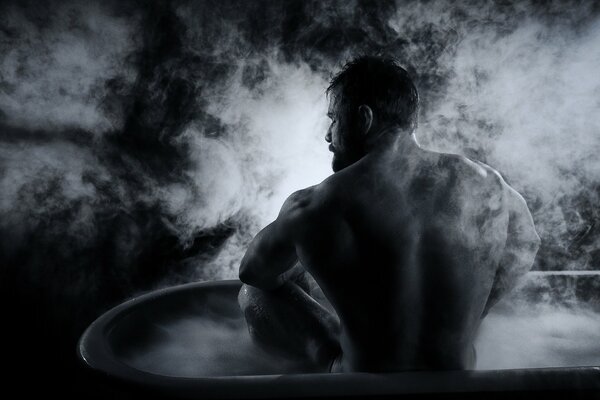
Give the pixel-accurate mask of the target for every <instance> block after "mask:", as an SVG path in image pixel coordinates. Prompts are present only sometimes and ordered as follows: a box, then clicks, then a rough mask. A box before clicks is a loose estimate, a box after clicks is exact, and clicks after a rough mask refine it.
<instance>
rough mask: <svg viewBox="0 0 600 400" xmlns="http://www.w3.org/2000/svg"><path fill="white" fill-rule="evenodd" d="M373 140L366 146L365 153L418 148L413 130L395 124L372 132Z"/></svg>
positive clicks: (394, 151) (398, 152)
mask: <svg viewBox="0 0 600 400" xmlns="http://www.w3.org/2000/svg"><path fill="white" fill-rule="evenodd" d="M372 137H373V142H372V143H371V144H370V145H369V146H368V147H367V151H366V154H375V153H382V152H392V153H395V154H400V153H408V152H410V151H413V150H416V149H419V148H420V147H419V144H418V143H417V141H416V138H415V134H414V132H410V131H408V130H406V129H401V128H399V127H397V126H391V127H386V128H383V129H381V130H380V131H378V132H377V133H374V134H373V136H372Z"/></svg>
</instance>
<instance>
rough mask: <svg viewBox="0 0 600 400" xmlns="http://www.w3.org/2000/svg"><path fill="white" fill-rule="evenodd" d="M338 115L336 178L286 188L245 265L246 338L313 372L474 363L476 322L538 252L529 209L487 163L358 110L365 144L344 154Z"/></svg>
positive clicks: (331, 136)
mask: <svg viewBox="0 0 600 400" xmlns="http://www.w3.org/2000/svg"><path fill="white" fill-rule="evenodd" d="M337 107H338V105H337V103H336V99H335V96H333V98H332V99H331V103H330V116H331V117H332V119H333V122H332V127H331V128H330V130H329V132H328V135H327V138H326V139H327V141H328V142H330V143H331V146H330V149H331V150H332V151H333V152H334V170H337V172H336V173H335V174H333V175H332V176H330V177H329V178H327V179H326V180H325V181H323V182H322V183H320V184H319V185H316V186H313V187H310V188H307V189H304V190H300V191H298V192H296V193H294V194H292V195H291V196H290V197H289V198H288V199H287V200H286V201H285V203H284V205H283V207H282V209H281V212H280V213H279V216H278V217H277V219H276V220H275V221H274V222H273V223H271V224H270V225H268V226H267V227H266V228H264V229H263V230H262V231H261V232H260V233H259V234H258V235H257V236H256V237H255V238H254V240H253V241H252V243H251V245H250V247H249V249H248V251H247V253H246V255H245V257H244V259H243V261H242V265H241V267H240V279H241V280H242V281H243V282H244V283H245V285H243V287H242V289H241V291H240V295H239V298H238V299H239V302H240V306H241V308H242V310H243V311H244V313H245V316H246V320H247V322H248V325H249V330H250V333H251V335H252V337H253V338H254V339H255V341H256V342H257V343H259V344H261V345H262V346H265V347H266V348H269V349H272V350H274V351H281V352H284V353H286V354H289V355H290V356H296V357H306V358H308V359H310V360H312V361H313V363H314V364H315V366H316V370H318V371H331V372H354V371H366V372H392V371H402V370H425V369H470V368H473V367H474V365H475V354H474V351H473V341H474V339H475V335H476V333H477V330H478V328H479V325H480V322H481V320H482V318H483V317H484V316H485V315H486V314H487V312H488V310H489V309H490V307H492V306H493V305H494V304H495V303H496V302H497V301H498V300H499V299H500V298H501V297H502V296H503V295H504V294H505V293H506V292H507V291H509V290H510V289H511V288H512V287H514V285H515V283H516V281H517V280H518V278H519V277H520V276H522V275H523V274H524V273H525V272H526V271H528V270H529V269H530V268H531V265H532V263H533V259H534V257H535V254H536V252H537V249H538V247H539V237H538V235H537V233H536V231H535V228H534V225H533V221H532V218H531V215H530V213H529V210H528V208H527V205H526V203H525V201H524V200H523V198H522V197H521V196H520V195H519V194H518V193H517V192H516V191H515V190H513V189H512V188H511V187H510V186H508V185H507V184H506V182H505V181H504V180H503V179H502V177H501V176H500V175H499V174H498V173H497V172H496V171H495V170H493V169H492V168H491V167H489V166H487V165H485V164H483V163H480V162H474V161H471V160H469V159H467V158H465V157H462V156H458V155H453V154H442V153H435V152H430V151H426V150H424V149H422V148H420V147H419V145H418V144H417V142H416V141H415V139H414V135H413V134H411V133H410V132H408V133H407V132H394V130H393V128H392V129H383V128H381V127H378V126H377V121H376V117H374V116H373V115H372V112H371V111H370V110H369V109H368V107H367V109H364V108H363V109H360V110H359V113H360V121H361V122H360V123H359V125H360V126H359V127H358V128H357V131H358V132H361V133H362V134H365V135H369V137H370V138H372V140H370V142H369V140H367V141H366V143H367V144H366V145H365V148H364V151H363V152H362V153H361V152H354V153H353V150H352V149H351V144H348V143H347V142H348V141H349V140H350V138H349V137H347V136H346V135H347V133H346V131H347V126H346V127H344V126H343V125H344V124H342V123H341V122H339V121H337V120H336V119H337V118H338V116H339V112H338V111H339V110H337ZM361 107H362V106H361ZM336 124H338V126H337V127H336ZM336 157H337V160H336ZM336 162H337V164H336ZM313 278H314V280H313Z"/></svg>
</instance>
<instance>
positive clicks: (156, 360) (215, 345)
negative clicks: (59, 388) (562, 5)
mask: <svg viewBox="0 0 600 400" xmlns="http://www.w3.org/2000/svg"><path fill="white" fill-rule="evenodd" d="M586 279H587V281H586ZM569 280H575V281H577V280H579V283H580V284H581V285H583V286H585V287H587V286H586V285H592V286H593V285H595V284H597V283H598V281H599V279H598V276H596V275H594V274H592V275H591V277H589V276H587V275H586V276H584V278H581V277H579V278H573V277H572V276H566V275H561V273H557V274H552V273H530V274H529V275H528V277H527V279H525V280H524V282H523V283H522V284H521V285H520V287H519V290H517V291H515V294H514V295H513V296H512V297H511V300H510V301H507V302H504V303H503V304H500V305H499V306H498V307H497V310H496V307H495V309H494V311H493V312H491V313H490V315H489V316H488V317H490V316H491V317H493V316H494V315H497V316H498V318H499V317H500V316H501V315H502V313H510V312H511V311H510V310H511V307H516V306H515V304H519V302H524V301H527V302H531V301H536V299H537V301H539V300H540V299H543V298H544V296H545V295H546V294H547V292H551V293H556V290H552V288H553V286H552V285H554V286H556V285H558V286H560V287H563V286H565V285H564V284H563V283H564V282H568V281H569ZM584 281H586V282H584ZM557 282H558V283H557ZM561 282H563V283H561ZM240 285H241V282H240V281H238V280H225V281H213V282H202V283H191V284H186V285H181V286H176V287H171V288H166V289H161V290H157V291H153V292H150V293H147V294H144V295H141V296H139V297H135V298H133V299H131V300H129V301H127V302H125V303H123V304H121V305H119V306H117V307H115V308H113V309H112V310H110V311H108V312H106V313H105V314H104V315H102V316H101V317H99V318H98V319H97V320H96V321H95V322H94V323H92V324H91V325H90V326H89V328H88V329H87V330H86V331H85V333H84V334H83V335H82V337H81V339H80V341H79V343H78V355H79V358H80V360H81V361H82V363H83V364H84V365H85V367H86V368H87V369H88V370H90V371H92V373H93V374H94V375H95V376H97V377H98V379H102V380H104V381H108V382H112V383H114V384H115V385H117V386H118V387H121V388H126V390H127V391H129V392H130V393H131V392H132V391H133V392H134V393H146V394H152V395H153V396H156V395H158V396H165V397H179V398H215V399H217V398H218V399H227V398H247V399H251V398H327V397H338V396H362V397H369V398H379V397H386V398H388V397H390V396H391V397H394V398H396V397H398V398H402V397H403V396H411V395H420V394H427V395H435V396H436V397H441V398H443V397H446V396H451V395H458V394H462V395H468V394H469V393H470V394H481V393H488V394H494V395H495V397H502V396H503V395H506V397H507V398H511V397H512V396H514V395H515V394H517V393H524V394H526V395H529V394H534V393H537V394H540V393H544V392H555V391H569V392H570V391H577V393H579V394H580V395H581V394H591V395H594V396H596V395H600V367H599V366H598V365H600V363H598V364H594V359H592V360H591V361H590V360H588V364H589V365H585V366H580V365H568V366H564V365H563V366H558V367H545V368H539V367H538V368H529V367H528V368H510V365H507V366H505V367H503V368H497V369H478V370H472V371H427V372H424V371H410V372H400V373H391V374H371V373H334V374H323V373H315V372H314V371H311V369H310V367H309V366H308V365H305V364H303V363H301V362H291V361H290V360H284V359H280V358H277V357H276V356H273V355H269V354H266V353H264V352H263V351H262V350H260V349H258V348H256V347H255V346H253V344H252V342H251V340H250V338H249V335H248V333H247V327H246V325H245V321H244V318H243V316H242V314H241V312H240V310H239V307H238V305H237V293H238V290H239V288H240ZM566 287H567V288H570V289H569V290H570V291H567V292H568V293H567V295H565V296H564V299H563V300H564V301H567V302H568V301H575V302H577V301H584V300H585V299H583V300H581V299H579V300H578V298H577V296H578V294H577V288H578V284H577V283H575V284H570V286H569V284H567V285H566ZM571 292H573V293H574V294H572V293H571ZM584 292H586V291H585V290H584ZM586 293H587V292H586ZM561 296H562V295H559V296H558V297H559V299H558V300H557V301H561V300H560V297H561ZM573 296H575V297H574V298H573ZM555 300H556V299H555ZM588 300H589V299H587V300H585V301H588ZM590 304H591V310H592V311H590V312H594V311H593V309H594V306H596V305H597V303H595V302H594V301H592V302H591V303H590ZM596 311H597V310H596ZM494 313H496V314H494ZM598 315H600V314H598ZM491 320H493V318H492V319H491ZM525 320H527V319H525ZM492 331H495V330H494V329H492ZM490 347H494V346H490ZM598 349H600V342H599V343H598ZM594 351H595V350H594ZM594 354H595V353H594ZM599 354H600V353H599ZM599 359H600V358H599ZM490 360H492V361H493V358H492V359H490Z"/></svg>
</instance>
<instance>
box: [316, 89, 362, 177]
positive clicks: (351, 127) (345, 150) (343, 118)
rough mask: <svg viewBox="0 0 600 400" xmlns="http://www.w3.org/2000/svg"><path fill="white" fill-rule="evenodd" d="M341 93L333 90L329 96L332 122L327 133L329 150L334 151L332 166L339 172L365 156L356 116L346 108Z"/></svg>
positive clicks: (328, 114)
mask: <svg viewBox="0 0 600 400" xmlns="http://www.w3.org/2000/svg"><path fill="white" fill-rule="evenodd" d="M340 100H341V96H340V93H339V92H338V91H337V90H333V91H332V92H331V94H330V97H329V109H328V111H327V116H328V117H329V119H331V124H330V125H329V129H328V130H327V134H326V135H325V140H326V141H327V143H329V151H331V152H332V153H333V161H332V163H331V167H332V169H333V171H334V172H338V171H340V170H342V169H344V168H346V167H348V166H349V165H352V164H354V163H355V162H356V161H358V160H359V159H360V158H361V157H362V156H363V151H362V143H361V141H360V135H359V134H358V126H357V124H356V122H355V120H356V118H352V117H353V116H352V115H351V114H350V113H348V112H347V110H345V109H344V107H343V104H342V102H341V101H340Z"/></svg>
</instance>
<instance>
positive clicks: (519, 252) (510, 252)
mask: <svg viewBox="0 0 600 400" xmlns="http://www.w3.org/2000/svg"><path fill="white" fill-rule="evenodd" d="M503 184H504V185H505V190H506V191H507V197H508V202H507V203H508V204H507V206H508V207H509V214H508V215H509V217H508V218H509V220H508V231H507V237H506V244H505V247H504V254H503V256H502V258H501V259H500V263H499V265H498V269H497V271H496V276H495V278H494V284H493V287H492V290H491V292H490V296H489V297H488V300H487V303H486V305H485V309H484V312H483V316H485V315H486V314H487V313H488V311H489V309H490V308H491V307H492V306H494V305H495V304H496V303H497V302H498V301H499V300H500V299H501V298H502V297H503V296H504V295H505V294H506V293H508V292H509V291H510V290H512V289H513V288H514V287H515V286H516V284H517V282H518V280H519V279H520V278H521V277H522V276H523V275H525V273H527V271H529V270H530V269H531V266H532V265H533V261H534V259H535V255H536V253H537V251H538V249H539V247H540V237H539V236H538V234H537V232H536V231H535V226H534V223H533V218H532V217H531V213H530V212H529V208H527V203H526V202H525V199H524V198H523V197H522V196H521V195H520V194H519V193H518V192H517V191H516V190H514V189H513V188H511V187H510V186H508V185H507V184H506V183H504V182H503Z"/></svg>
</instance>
